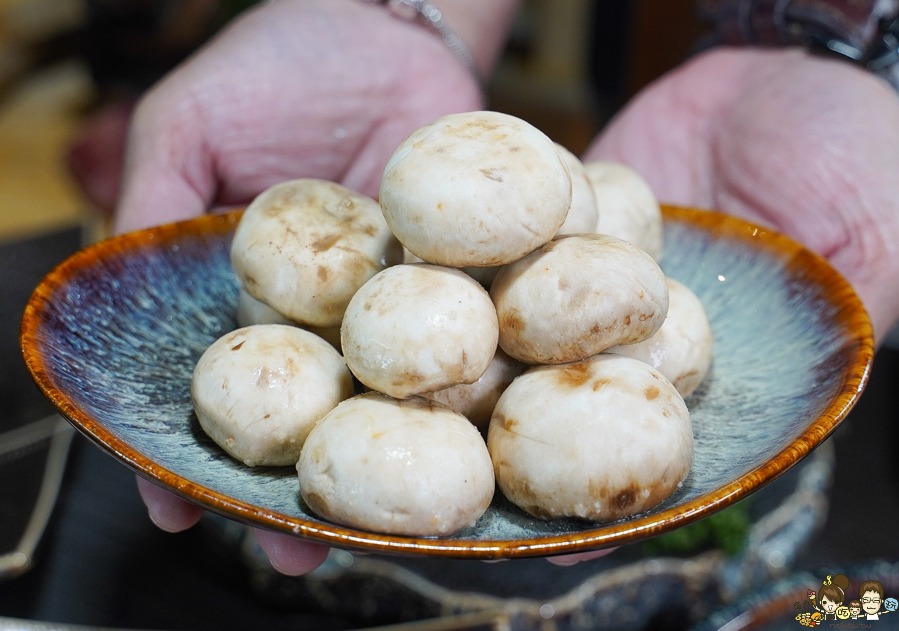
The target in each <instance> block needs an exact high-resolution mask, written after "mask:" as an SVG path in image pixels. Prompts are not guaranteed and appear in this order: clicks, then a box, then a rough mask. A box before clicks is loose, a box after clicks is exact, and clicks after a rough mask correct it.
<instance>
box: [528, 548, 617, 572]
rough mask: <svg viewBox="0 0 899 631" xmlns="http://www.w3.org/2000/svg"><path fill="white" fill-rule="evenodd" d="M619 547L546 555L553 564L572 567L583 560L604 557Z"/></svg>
mask: <svg viewBox="0 0 899 631" xmlns="http://www.w3.org/2000/svg"><path fill="white" fill-rule="evenodd" d="M617 549H618V548H606V549H605V550H593V551H591V552H578V553H577V554H563V555H560V556H554V557H546V560H547V561H549V562H550V563H552V564H553V565H559V566H561V567H570V566H572V565H576V564H578V563H580V562H581V561H592V560H593V559H598V558H600V557H604V556H606V555H607V554H611V553H612V552H614V551H615V550H617Z"/></svg>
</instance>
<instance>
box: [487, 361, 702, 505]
mask: <svg viewBox="0 0 899 631" xmlns="http://www.w3.org/2000/svg"><path fill="white" fill-rule="evenodd" d="M487 447H488V448H489V450H490V456H491V458H492V459H493V466H494V472H495V474H496V481H497V483H498V485H499V487H500V489H502V491H503V493H504V494H505V496H506V497H507V498H508V499H509V500H510V501H511V502H513V503H514V504H516V505H517V506H519V507H520V508H522V509H523V510H524V511H526V512H528V513H530V514H531V515H534V516H536V517H541V518H558V517H577V518H581V519H590V520H594V521H610V520H614V519H621V518H623V517H628V516H630V515H634V514H636V513H639V512H642V511H645V510H648V509H650V508H652V507H653V506H655V505H656V504H658V503H659V502H660V501H662V500H663V499H665V498H666V497H668V496H669V495H671V493H673V492H674V491H675V490H676V489H677V487H678V486H679V485H680V483H681V482H682V481H683V479H684V478H685V477H686V476H687V473H688V472H689V470H690V466H691V464H692V461H693V432H692V427H691V423H690V413H689V412H688V411H687V406H686V404H684V401H683V399H682V398H681V396H680V395H679V394H678V393H677V390H675V388H674V386H672V385H671V383H670V382H669V381H668V380H667V379H665V377H663V376H662V375H661V374H660V373H659V372H658V371H657V370H655V369H654V368H652V367H651V366H649V365H648V364H644V363H643V362H640V361H637V360H635V359H631V358H629V357H623V356H621V355H611V354H609V355H606V354H603V355H597V356H595V357H591V358H590V359H586V360H584V361H581V362H577V363H573V364H562V365H558V366H539V367H536V368H532V369H531V370H529V371H528V372H526V373H524V374H523V375H521V376H520V377H518V379H516V380H515V381H514V382H512V385H511V386H509V387H508V388H507V389H506V391H505V392H504V393H503V395H502V396H501V397H500V400H499V402H498V403H497V405H496V410H495V411H494V412H493V418H492V419H491V421H490V430H489V433H488V436H487Z"/></svg>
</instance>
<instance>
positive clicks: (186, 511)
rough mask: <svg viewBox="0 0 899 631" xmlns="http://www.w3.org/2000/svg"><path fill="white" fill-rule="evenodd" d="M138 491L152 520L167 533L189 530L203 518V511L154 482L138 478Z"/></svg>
mask: <svg viewBox="0 0 899 631" xmlns="http://www.w3.org/2000/svg"><path fill="white" fill-rule="evenodd" d="M137 490H138V491H139V492H140V496H141V499H143V500H144V504H146V506H147V512H149V513H150V520H151V521H152V522H153V523H154V524H156V525H157V526H158V527H159V528H161V529H162V530H165V531H166V532H181V531H182V530H187V529H188V528H190V527H191V526H193V525H194V524H196V523H197V522H198V521H200V517H202V516H203V509H202V508H200V507H199V506H196V505H194V504H191V503H190V502H187V501H185V500H182V499H181V498H180V497H176V496H175V495H172V494H171V493H169V492H168V491H165V490H163V489H161V488H159V487H158V486H156V485H155V484H153V483H152V482H148V481H147V480H144V479H143V478H137Z"/></svg>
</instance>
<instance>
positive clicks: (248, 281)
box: [243, 274, 259, 286]
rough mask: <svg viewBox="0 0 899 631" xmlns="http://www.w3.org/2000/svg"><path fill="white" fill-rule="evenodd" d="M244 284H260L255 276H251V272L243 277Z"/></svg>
mask: <svg viewBox="0 0 899 631" xmlns="http://www.w3.org/2000/svg"><path fill="white" fill-rule="evenodd" d="M243 284H244V285H247V286H249V285H258V284H259V281H258V280H256V279H255V278H253V277H252V276H250V275H249V274H246V275H245V276H244V277H243Z"/></svg>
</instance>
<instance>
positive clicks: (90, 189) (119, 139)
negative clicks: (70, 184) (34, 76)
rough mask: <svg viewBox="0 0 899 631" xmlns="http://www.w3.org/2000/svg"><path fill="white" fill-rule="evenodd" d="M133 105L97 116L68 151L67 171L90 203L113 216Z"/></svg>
mask: <svg viewBox="0 0 899 631" xmlns="http://www.w3.org/2000/svg"><path fill="white" fill-rule="evenodd" d="M133 112H134V102H133V101H131V100H127V101H119V102H115V103H112V104H110V105H106V106H104V107H102V108H100V109H99V110H97V111H96V112H94V113H93V114H92V115H91V116H90V117H89V118H88V119H87V120H86V121H85V122H84V124H83V125H82V126H81V129H80V130H79V131H78V134H77V136H76V137H75V139H74V140H73V141H72V144H71V146H70V148H69V155H68V160H67V162H68V167H69V172H70V173H71V174H72V175H73V176H74V178H75V181H76V182H78V184H79V185H80V186H81V189H82V191H84V193H85V195H87V197H88V199H89V200H90V201H91V202H93V203H94V205H96V206H97V208H99V209H100V210H101V211H103V212H104V213H107V214H112V211H113V209H114V208H115V205H116V201H117V200H118V198H119V185H120V184H121V179H122V162H123V161H124V159H125V138H126V136H127V134H128V126H129V123H130V122H131V115H132V113H133Z"/></svg>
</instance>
